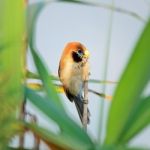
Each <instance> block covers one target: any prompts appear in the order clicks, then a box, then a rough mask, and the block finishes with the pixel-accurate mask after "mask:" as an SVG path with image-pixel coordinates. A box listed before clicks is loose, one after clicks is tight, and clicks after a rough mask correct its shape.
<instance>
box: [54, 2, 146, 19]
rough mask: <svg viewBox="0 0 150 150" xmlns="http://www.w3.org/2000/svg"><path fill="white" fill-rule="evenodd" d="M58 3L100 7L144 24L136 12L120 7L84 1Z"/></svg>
mask: <svg viewBox="0 0 150 150" xmlns="http://www.w3.org/2000/svg"><path fill="white" fill-rule="evenodd" d="M56 1H58V2H68V3H75V4H80V5H86V6H94V7H100V8H104V9H108V10H113V11H116V12H118V13H122V14H125V15H128V16H131V17H134V18H136V19H138V20H140V21H142V22H145V19H144V18H143V17H142V16H140V15H139V14H137V13H136V12H133V11H129V10H127V9H123V8H120V7H114V6H112V5H110V4H105V3H100V2H94V1H91V0H89V1H87V0H86V1H85V0H56Z"/></svg>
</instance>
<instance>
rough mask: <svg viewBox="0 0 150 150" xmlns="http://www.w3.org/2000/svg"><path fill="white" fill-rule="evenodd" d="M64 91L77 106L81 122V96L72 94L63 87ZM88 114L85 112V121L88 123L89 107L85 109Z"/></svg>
mask: <svg viewBox="0 0 150 150" xmlns="http://www.w3.org/2000/svg"><path fill="white" fill-rule="evenodd" d="M65 93H66V95H67V97H68V99H69V100H70V101H71V102H72V101H74V103H75V106H76V108H77V111H78V114H79V117H80V120H81V122H82V118H83V97H82V96H74V95H72V94H71V93H70V92H69V91H68V90H66V89H65ZM87 111H88V114H87V123H88V124H89V123H90V111H89V109H88V110H87Z"/></svg>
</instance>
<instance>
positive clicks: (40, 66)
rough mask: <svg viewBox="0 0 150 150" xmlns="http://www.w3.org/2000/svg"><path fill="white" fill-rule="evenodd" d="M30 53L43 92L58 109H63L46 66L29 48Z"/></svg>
mask: <svg viewBox="0 0 150 150" xmlns="http://www.w3.org/2000/svg"><path fill="white" fill-rule="evenodd" d="M31 53H32V56H33V59H34V63H35V65H36V68H37V71H38V73H39V75H40V78H41V80H42V82H43V87H44V90H45V91H46V94H47V96H48V97H49V98H51V100H52V101H53V102H54V103H55V104H56V105H57V106H58V107H59V108H60V109H64V108H63V105H62V103H61V100H60V98H59V96H58V94H57V91H56V88H55V86H54V85H53V83H52V79H51V78H50V77H49V73H48V71H47V68H46V66H45V65H44V63H43V62H42V60H41V58H40V57H39V55H38V54H37V52H36V51H35V50H34V49H33V48H31Z"/></svg>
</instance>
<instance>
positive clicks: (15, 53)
mask: <svg viewBox="0 0 150 150" xmlns="http://www.w3.org/2000/svg"><path fill="white" fill-rule="evenodd" d="M24 19H25V16H24V3H23V1H18V0H17V1H10V0H1V1H0V111H1V113H0V149H3V150H4V149H5V148H6V145H7V144H8V142H9V140H10V139H11V137H12V136H13V135H14V134H16V132H18V130H19V129H20V126H19V124H18V122H17V119H16V116H17V115H18V114H17V113H16V110H17V109H18V111H19V109H20V104H21V101H22V100H23V86H22V83H23V80H24V79H23V78H24V76H23V67H24V66H23V65H24V57H25V55H24V45H23V42H24V41H23V40H24V34H25V31H24ZM16 58H17V59H16Z"/></svg>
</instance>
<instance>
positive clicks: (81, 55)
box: [66, 42, 89, 63]
mask: <svg viewBox="0 0 150 150" xmlns="http://www.w3.org/2000/svg"><path fill="white" fill-rule="evenodd" d="M66 50H67V51H68V52H69V54H70V55H71V57H72V59H73V61H74V62H76V63H79V62H86V61H87V60H88V58H89V51H88V50H87V49H86V47H85V46H84V45H83V44H81V43H80V42H70V43H68V44H67V46H66Z"/></svg>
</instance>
